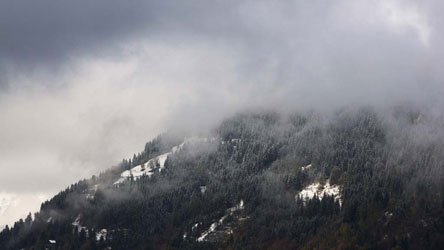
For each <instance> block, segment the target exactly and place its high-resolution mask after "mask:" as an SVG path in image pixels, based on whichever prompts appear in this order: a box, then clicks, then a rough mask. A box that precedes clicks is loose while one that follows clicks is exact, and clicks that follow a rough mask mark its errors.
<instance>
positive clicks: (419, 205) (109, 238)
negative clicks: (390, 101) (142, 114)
mask: <svg viewBox="0 0 444 250" xmlns="http://www.w3.org/2000/svg"><path fill="white" fill-rule="evenodd" d="M440 125H442V124H441V123H440V120H439V119H437V118H434V117H433V116H429V117H427V116H426V115H424V114H422V113H420V112H417V111H415V112H413V111H410V110H403V109H395V110H394V111H393V112H391V113H382V112H376V111H374V110H372V109H370V108H362V109H357V110H342V111H338V112H337V113H335V114H334V115H331V116H328V117H327V116H321V115H319V114H316V113H314V112H311V113H303V114H302V113H298V114H292V115H290V116H285V115H280V114H277V113H261V114H241V115H237V116H235V117H232V118H230V119H227V120H225V121H224V122H222V123H221V125H220V126H219V127H218V128H217V129H216V130H215V131H214V133H213V134H210V135H208V137H207V138H206V139H205V140H194V141H190V142H189V143H185V144H184V146H183V148H182V149H181V150H178V151H177V152H175V153H174V154H171V155H170V156H169V157H168V158H167V161H166V163H165V165H166V166H165V168H164V169H163V170H162V171H158V170H156V171H155V172H154V174H153V175H151V176H150V177H148V176H142V177H141V178H139V179H137V180H135V179H134V178H129V179H128V180H126V181H125V182H123V183H121V184H119V185H114V184H113V183H114V182H115V181H116V180H117V179H118V178H119V175H120V173H121V172H122V171H124V170H128V169H131V168H132V167H134V166H137V165H139V164H142V163H144V162H146V161H148V160H149V159H151V158H152V157H155V156H158V155H160V154H162V153H165V152H168V151H170V150H171V148H172V147H173V146H175V145H179V144H180V143H181V142H182V141H183V138H181V137H177V136H172V135H169V134H163V135H161V136H159V137H157V138H155V139H154V140H152V141H151V142H149V143H147V144H146V146H145V149H144V151H143V152H141V153H139V154H137V155H134V157H133V158H132V159H128V160H123V161H122V162H121V163H120V164H119V165H118V166H117V167H114V168H111V169H109V170H107V171H105V172H104V173H102V174H100V175H99V176H94V177H93V178H91V179H88V180H82V181H80V182H78V183H76V184H74V185H72V186H70V187H69V188H67V189H66V190H64V191H62V192H60V193H59V194H57V195H56V196H55V197H53V198H52V199H51V200H49V201H47V202H45V203H43V204H42V206H41V210H40V211H39V212H38V213H36V214H35V215H34V218H32V216H31V215H29V216H28V217H27V218H26V219H25V220H24V221H23V220H20V221H18V222H16V223H15V224H14V225H13V226H12V227H11V228H9V227H6V228H5V229H4V230H3V231H2V232H1V233H0V246H2V247H3V248H5V249H21V248H25V249H43V248H45V247H47V248H53V249H104V248H106V247H112V248H113V249H151V248H152V249H159V248H171V249H209V248H242V249H261V248H264V249H265V248H271V249H294V248H300V249H313V248H318V249H330V248H338V249H355V248H359V247H361V248H373V249H390V248H393V249H413V248H421V249H439V248H440V247H441V246H443V245H444V198H443V197H444V180H443V171H444V169H443V168H444V166H443V163H444V140H443V137H439V135H444V133H443V132H444V131H443V129H442V128H443V127H442V126H440ZM437 135H438V136H437ZM309 164H311V167H310V168H307V169H303V168H302V167H304V166H307V165H309ZM314 182H318V183H321V184H325V183H327V182H328V183H330V184H332V185H337V186H340V187H341V188H340V195H341V197H340V199H337V198H335V197H333V196H331V195H323V196H322V197H317V196H316V195H315V196H314V197H312V198H311V199H308V200H305V199H302V198H301V197H300V196H298V193H299V192H300V191H301V190H302V189H304V187H307V186H308V185H310V184H312V183H314ZM241 200H242V201H244V203H245V209H244V210H243V211H242V213H241V215H239V216H237V217H236V216H227V215H226V211H227V209H230V208H231V207H235V206H236V204H238V203H239V201H241ZM224 216H226V217H224ZM222 217H224V218H227V220H228V221H229V223H228V224H229V225H230V230H231V232H232V233H226V234H224V235H223V237H219V238H217V240H207V241H205V240H204V241H197V238H198V237H199V236H200V235H201V234H202V232H204V230H206V229H208V228H209V227H210V225H211V224H212V223H214V222H215V221H218V220H219V219H220V218H222ZM101 229H106V232H107V234H106V236H104V235H101V236H100V234H98V232H99V231H100V230H101ZM99 236H100V237H99ZM97 237H98V238H97ZM50 240H51V241H52V243H51V242H50Z"/></svg>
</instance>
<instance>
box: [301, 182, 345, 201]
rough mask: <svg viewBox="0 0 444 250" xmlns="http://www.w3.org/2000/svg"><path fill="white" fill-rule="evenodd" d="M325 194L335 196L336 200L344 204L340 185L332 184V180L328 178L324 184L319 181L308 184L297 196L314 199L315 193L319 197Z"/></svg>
mask: <svg viewBox="0 0 444 250" xmlns="http://www.w3.org/2000/svg"><path fill="white" fill-rule="evenodd" d="M324 194H326V195H329V196H333V197H334V199H335V200H337V201H339V204H342V200H341V193H340V186H339V185H330V180H327V181H326V183H325V185H322V184H321V183H319V182H315V183H313V184H310V185H308V186H307V187H305V188H304V189H302V191H301V192H299V193H298V194H297V197H300V198H301V199H303V200H304V201H306V200H309V199H312V198H313V197H314V196H315V195H316V196H317V197H318V199H322V197H323V196H324Z"/></svg>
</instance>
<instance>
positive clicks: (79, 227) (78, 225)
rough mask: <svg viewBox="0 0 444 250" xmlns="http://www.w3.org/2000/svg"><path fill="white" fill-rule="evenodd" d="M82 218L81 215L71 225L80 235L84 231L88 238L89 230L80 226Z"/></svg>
mask: <svg viewBox="0 0 444 250" xmlns="http://www.w3.org/2000/svg"><path fill="white" fill-rule="evenodd" d="M80 218H81V215H80V214H79V215H78V216H77V218H76V219H75V220H74V221H73V222H72V223H71V225H73V226H74V228H75V229H77V232H78V233H80V232H81V231H82V229H83V230H85V233H86V236H88V234H89V230H88V228H86V227H84V226H82V225H81V224H80Z"/></svg>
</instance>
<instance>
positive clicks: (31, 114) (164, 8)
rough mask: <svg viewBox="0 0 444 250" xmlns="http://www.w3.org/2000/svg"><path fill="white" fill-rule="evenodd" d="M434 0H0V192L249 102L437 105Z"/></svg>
mask: <svg viewBox="0 0 444 250" xmlns="http://www.w3.org/2000/svg"><path fill="white" fill-rule="evenodd" d="M442 5H443V4H442V3H441V2H440V1H421V2H420V3H418V2H414V1H372V2H369V1H328V3H326V2H323V3H321V2H312V1H279V2H270V1H222V2H218V3H210V2H209V1H186V2H184V1H131V2H121V1H114V0H113V1H94V2H92V1H83V0H81V1H63V2H57V3H54V2H53V1H38V2H36V1H2V2H1V3H0V37H2V38H1V39H0V117H1V123H0V138H1V140H0V155H1V157H0V171H1V173H2V174H1V175H0V193H1V192H3V193H8V194H13V195H20V194H26V195H29V193H30V192H35V193H45V194H46V193H54V192H57V191H58V190H59V189H61V188H63V187H65V186H67V185H69V184H70V183H72V182H74V181H76V180H78V179H79V178H84V177H88V176H90V175H91V174H96V173H98V172H100V171H101V170H104V169H106V168H107V167H109V166H111V165H113V164H116V163H117V162H118V161H119V160H120V159H122V158H123V157H128V156H131V155H132V153H134V152H138V151H139V150H140V149H141V148H142V147H143V144H144V143H145V142H146V141H147V140H149V139H150V138H152V137H153V136H155V135H156V134H158V133H159V132H162V131H164V130H167V129H170V128H171V129H184V130H193V131H199V130H202V129H207V128H209V127H211V126H212V125H213V124H215V123H217V122H218V121H219V120H220V119H222V118H223V117H226V116H228V115H230V114H233V113H235V112H239V111H242V110H246V109H254V108H263V109H277V110H282V111H288V110H293V109H301V108H315V109H321V110H325V111H329V110H332V109H334V108H338V107H342V106H355V105H373V106H378V107H387V106H391V105H394V104H397V103H400V102H409V103H415V104H418V105H425V106H426V107H428V108H433V109H437V110H438V112H439V111H441V109H440V107H441V104H442V101H441V100H440V99H441V97H442V96H443V94H444V87H443V86H444V84H443V80H444V75H443V73H442V70H441V69H440V68H441V65H443V63H444V55H443V53H444V52H443V50H442V49H441V44H443V35H442V34H443V29H444V23H443V19H442V18H441V13H439V10H440V9H442V7H444V6H442ZM24 207H26V206H24ZM37 207H38V204H37V203H36V202H34V203H33V204H29V209H32V210H34V209H36V208H37ZM26 209H28V207H26ZM14 219H16V218H4V217H1V215H0V225H1V224H2V223H5V222H10V221H12V220H14Z"/></svg>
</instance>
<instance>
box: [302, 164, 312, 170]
mask: <svg viewBox="0 0 444 250" xmlns="http://www.w3.org/2000/svg"><path fill="white" fill-rule="evenodd" d="M310 168H311V164H308V165H307V166H305V167H302V168H301V170H302V171H305V170H307V169H310Z"/></svg>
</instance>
